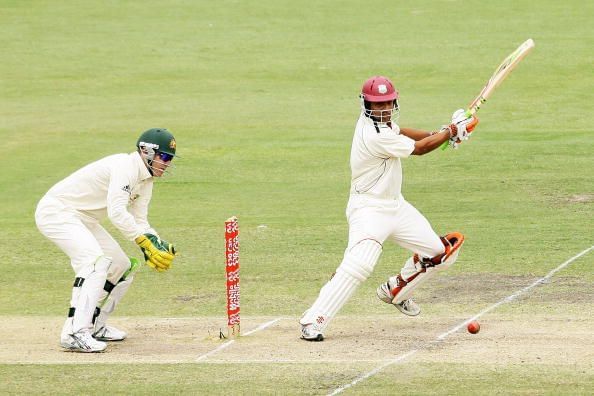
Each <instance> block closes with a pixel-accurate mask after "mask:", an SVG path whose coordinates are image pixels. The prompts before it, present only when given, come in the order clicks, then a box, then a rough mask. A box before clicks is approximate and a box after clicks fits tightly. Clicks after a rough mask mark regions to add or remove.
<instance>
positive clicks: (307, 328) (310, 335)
mask: <svg viewBox="0 0 594 396" xmlns="http://www.w3.org/2000/svg"><path fill="white" fill-rule="evenodd" d="M301 339H302V340H305V341H324V334H322V332H321V331H319V330H317V329H316V328H315V326H314V325H313V323H309V324H305V325H301Z"/></svg>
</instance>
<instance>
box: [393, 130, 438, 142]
mask: <svg viewBox="0 0 594 396" xmlns="http://www.w3.org/2000/svg"><path fill="white" fill-rule="evenodd" d="M400 133H401V134H402V135H404V136H406V137H408V138H410V139H412V140H415V141H417V142H418V141H419V140H423V139H425V138H426V137H429V136H431V134H432V133H434V132H428V131H423V130H421V129H414V128H403V127H401V128H400Z"/></svg>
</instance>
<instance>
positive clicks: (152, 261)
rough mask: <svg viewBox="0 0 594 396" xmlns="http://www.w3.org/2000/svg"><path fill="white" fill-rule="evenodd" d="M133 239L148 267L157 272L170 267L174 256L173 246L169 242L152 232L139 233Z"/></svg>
mask: <svg viewBox="0 0 594 396" xmlns="http://www.w3.org/2000/svg"><path fill="white" fill-rule="evenodd" d="M134 241H135V242H136V243H137V244H138V246H140V249H141V250H142V253H144V258H145V260H146V264H147V265H148V266H149V267H151V268H153V269H154V270H156V271H159V272H163V271H167V270H168V269H169V268H171V263H172V262H173V259H174V258H175V247H174V246H173V245H172V244H171V243H169V242H166V241H164V240H162V239H161V238H159V237H158V236H156V235H153V234H144V235H141V236H139V237H137V238H136V239H135V240H134Z"/></svg>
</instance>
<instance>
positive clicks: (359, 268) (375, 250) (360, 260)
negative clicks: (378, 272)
mask: <svg viewBox="0 0 594 396" xmlns="http://www.w3.org/2000/svg"><path fill="white" fill-rule="evenodd" d="M381 253H382V245H381V244H380V243H379V242H377V241H376V240H373V239H364V240H362V241H360V242H358V243H357V244H355V245H354V246H353V247H352V248H350V249H348V250H347V252H346V253H345V255H344V259H343V260H342V263H341V264H340V266H339V267H338V269H337V272H339V271H340V272H344V273H346V274H348V275H350V276H352V277H353V278H355V279H357V280H359V281H361V282H363V281H365V280H366V279H367V278H369V276H370V275H371V273H372V272H373V269H374V268H375V265H376V264H377V262H378V260H379V257H380V255H381Z"/></svg>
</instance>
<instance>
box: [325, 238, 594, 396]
mask: <svg viewBox="0 0 594 396" xmlns="http://www.w3.org/2000/svg"><path fill="white" fill-rule="evenodd" d="M592 249H594V246H590V247H589V248H588V249H586V250H583V251H582V252H580V253H578V254H576V255H575V256H573V257H572V258H570V259H569V260H567V261H565V262H564V263H562V264H561V265H559V266H558V267H557V268H555V269H554V270H552V271H551V272H549V273H548V274H546V275H545V276H544V277H542V278H540V279H538V280H536V281H535V282H534V283H532V284H531V285H528V286H526V287H525V288H523V289H520V290H518V291H516V292H515V293H513V294H511V295H509V296H507V297H506V298H504V299H503V300H500V301H499V302H497V303H495V304H493V305H491V306H490V307H487V308H485V309H483V310H482V311H481V312H479V313H478V314H476V315H474V316H473V317H472V318H470V319H467V320H465V321H464V322H462V323H460V324H459V325H457V326H454V327H453V328H452V329H450V330H448V331H446V332H445V333H443V334H441V335H439V336H438V337H437V338H436V339H435V340H433V341H430V342H428V343H427V344H425V346H421V347H419V348H416V349H412V350H410V351H408V352H406V353H404V354H402V355H399V356H397V357H395V358H394V359H392V360H390V361H388V362H386V363H384V364H382V365H381V366H378V367H376V368H374V369H373V370H371V371H369V372H367V373H365V374H363V375H362V376H360V377H357V378H355V379H354V380H353V381H352V382H351V383H349V384H346V385H343V386H341V387H340V388H337V389H335V390H334V391H333V392H332V393H329V395H330V396H333V395H338V394H339V393H342V392H344V391H345V390H347V389H348V388H350V387H352V386H355V385H356V384H358V383H359V382H361V381H364V380H366V379H368V378H370V377H373V376H374V375H376V374H377V373H379V372H380V371H382V370H383V369H385V368H386V367H388V366H391V365H393V364H395V363H398V362H400V361H403V360H405V359H406V358H408V357H410V356H412V355H414V354H415V353H417V352H419V351H420V350H423V349H426V348H427V347H429V346H432V345H435V344H437V343H439V342H441V341H443V340H445V339H446V338H447V337H448V336H450V335H451V334H452V333H455V332H456V331H458V330H460V329H461V328H463V327H464V326H465V325H466V324H468V323H469V322H471V321H473V320H476V319H478V318H480V317H481V316H483V315H484V314H486V313H488V312H491V311H492V310H494V309H495V308H497V307H499V306H500V305H503V304H505V303H508V302H512V301H513V300H515V299H516V298H518V297H519V296H521V295H522V294H524V293H526V292H527V291H529V290H530V289H533V288H534V287H536V286H538V285H540V284H542V283H544V282H546V281H547V280H549V279H550V278H551V277H552V276H553V275H555V273H557V272H558V271H560V270H562V269H563V268H565V267H567V266H568V265H569V264H571V263H572V262H574V261H575V260H577V259H578V258H580V257H582V256H583V255H585V254H586V253H588V252H589V251H590V250H592Z"/></svg>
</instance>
